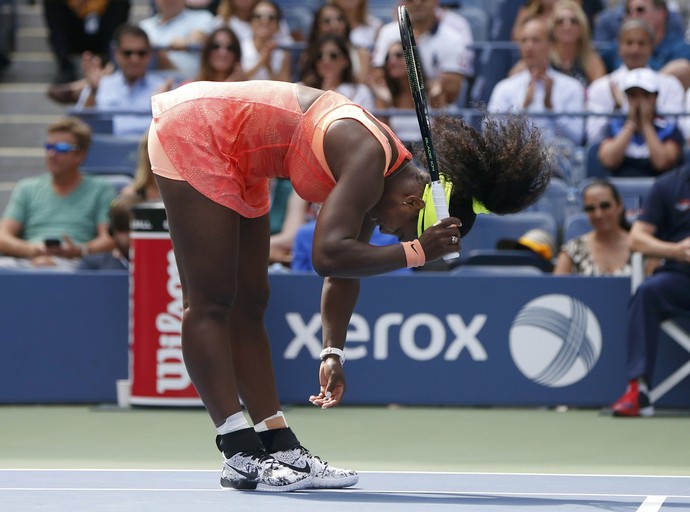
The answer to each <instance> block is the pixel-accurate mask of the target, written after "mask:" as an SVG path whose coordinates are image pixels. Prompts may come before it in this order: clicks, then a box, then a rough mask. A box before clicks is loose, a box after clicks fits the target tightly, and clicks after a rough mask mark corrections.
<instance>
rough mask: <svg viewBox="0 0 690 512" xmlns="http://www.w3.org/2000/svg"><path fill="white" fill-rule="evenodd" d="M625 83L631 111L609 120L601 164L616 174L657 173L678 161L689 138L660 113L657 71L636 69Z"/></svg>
mask: <svg viewBox="0 0 690 512" xmlns="http://www.w3.org/2000/svg"><path fill="white" fill-rule="evenodd" d="M622 85H623V90H624V92H625V95H626V97H627V100H628V114H627V116H626V118H625V119H621V118H611V120H610V121H609V124H608V125H607V128H606V130H605V132H604V140H602V142H601V145H600V146H599V153H598V156H599V161H600V162H601V164H602V165H603V166H604V167H605V168H607V169H609V171H610V172H611V174H612V175H615V176H657V175H659V174H660V173H662V172H665V171H668V170H669V169H671V168H673V167H675V166H676V165H678V163H679V161H680V159H681V157H682V155H683V147H684V144H685V138H684V136H683V134H682V132H681V131H680V129H679V128H678V125H677V124H676V123H675V122H674V121H672V120H668V119H665V118H663V117H660V116H658V115H657V111H656V100H657V95H658V93H659V80H658V78H657V73H655V72H654V71H652V70H651V69H648V68H637V69H632V70H630V71H628V72H627V73H626V75H625V77H624V78H623V84H622Z"/></svg>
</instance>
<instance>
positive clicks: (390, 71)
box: [371, 41, 422, 145]
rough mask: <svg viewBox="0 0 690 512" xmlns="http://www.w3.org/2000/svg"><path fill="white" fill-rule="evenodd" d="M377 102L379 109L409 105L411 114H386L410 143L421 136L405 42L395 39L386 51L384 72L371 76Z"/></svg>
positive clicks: (407, 107) (403, 107) (389, 122)
mask: <svg viewBox="0 0 690 512" xmlns="http://www.w3.org/2000/svg"><path fill="white" fill-rule="evenodd" d="M371 84H372V85H371V89H372V91H373V92H374V98H375V106H376V108H378V109H391V108H393V109H407V110H408V111H409V114H408V115H392V116H387V117H383V118H382V120H383V121H384V122H387V123H388V125H389V126H390V127H391V128H392V129H393V131H394V132H395V134H396V135H397V136H398V137H400V139H401V140H402V141H403V142H405V143H406V144H408V145H409V143H410V142H415V141H418V140H421V138H422V136H421V133H420V131H419V124H418V122H417V116H416V115H415V114H414V100H413V99H412V92H411V90H410V83H409V79H408V77H407V68H406V67H405V55H404V53H403V48H402V43H401V42H399V41H398V42H394V43H393V44H391V46H390V48H389V49H388V51H387V52H386V60H385V61H384V64H383V76H379V75H374V76H372V80H371Z"/></svg>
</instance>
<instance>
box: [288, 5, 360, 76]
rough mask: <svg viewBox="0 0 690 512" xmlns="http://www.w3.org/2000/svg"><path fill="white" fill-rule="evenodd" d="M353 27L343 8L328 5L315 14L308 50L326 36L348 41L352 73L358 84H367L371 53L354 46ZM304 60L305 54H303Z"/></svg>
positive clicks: (308, 39)
mask: <svg viewBox="0 0 690 512" xmlns="http://www.w3.org/2000/svg"><path fill="white" fill-rule="evenodd" d="M351 30H352V27H350V22H349V21H348V19H347V15H346V13H345V11H344V10H343V8H342V7H340V6H339V5H337V4H334V3H327V4H324V5H322V6H321V7H319V8H318V9H317V10H316V11H315V12H314V19H313V21H312V26H311V29H310V30H309V37H308V38H307V48H310V47H313V46H314V45H315V44H316V42H317V41H318V40H319V39H320V38H322V37H323V36H325V35H336V36H339V37H342V38H343V39H344V40H345V41H347V48H348V53H349V54H350V61H351V62H352V72H353V73H354V76H355V79H356V80H357V81H358V82H362V83H366V81H367V79H368V78H369V72H370V70H371V53H370V51H369V49H368V48H365V47H363V46H354V45H353V44H352V42H351V38H350V34H351ZM301 58H302V59H304V58H305V54H302V57H301Z"/></svg>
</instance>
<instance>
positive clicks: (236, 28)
mask: <svg viewBox="0 0 690 512" xmlns="http://www.w3.org/2000/svg"><path fill="white" fill-rule="evenodd" d="M220 27H229V28H230V30H232V31H233V32H234V33H235V35H236V36H237V40H238V41H244V40H245V39H251V38H252V25H251V23H250V22H248V21H244V20H241V19H239V18H238V17H237V16H230V19H229V20H228V22H227V23H225V22H224V21H223V19H222V18H221V17H220V16H216V17H215V18H214V21H213V29H214V30H215V29H217V28H220ZM276 41H278V44H280V45H290V44H292V43H294V42H295V40H294V39H293V38H292V36H291V35H290V26H289V25H288V23H287V21H285V19H282V20H280V28H279V29H278V34H276Z"/></svg>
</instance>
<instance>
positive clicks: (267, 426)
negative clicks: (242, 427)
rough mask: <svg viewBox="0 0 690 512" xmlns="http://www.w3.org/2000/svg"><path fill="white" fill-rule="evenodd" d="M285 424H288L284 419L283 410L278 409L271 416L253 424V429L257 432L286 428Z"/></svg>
mask: <svg viewBox="0 0 690 512" xmlns="http://www.w3.org/2000/svg"><path fill="white" fill-rule="evenodd" d="M287 426H288V424H287V421H286V420H285V415H284V414H283V411H278V412H276V413H275V414H274V415H273V416H269V417H268V418H266V419H265V420H263V421H260V422H259V423H257V424H256V425H254V430H255V431H257V432H266V431H267V430H273V429H276V428H287Z"/></svg>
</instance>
